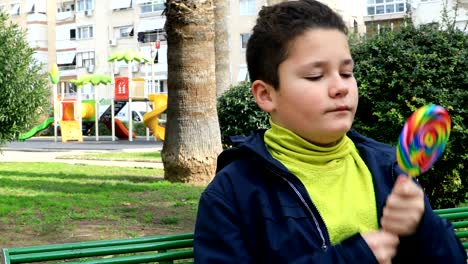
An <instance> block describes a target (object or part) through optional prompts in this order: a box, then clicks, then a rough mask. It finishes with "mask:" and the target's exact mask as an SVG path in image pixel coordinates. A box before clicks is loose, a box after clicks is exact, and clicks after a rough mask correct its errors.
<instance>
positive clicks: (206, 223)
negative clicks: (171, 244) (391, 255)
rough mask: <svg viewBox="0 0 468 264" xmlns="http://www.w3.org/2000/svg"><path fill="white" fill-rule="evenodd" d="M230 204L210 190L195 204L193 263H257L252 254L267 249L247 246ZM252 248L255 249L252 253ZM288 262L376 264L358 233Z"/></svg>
mask: <svg viewBox="0 0 468 264" xmlns="http://www.w3.org/2000/svg"><path fill="white" fill-rule="evenodd" d="M237 215H238V214H237V213H236V210H235V208H234V207H233V206H232V203H230V202H228V200H226V198H225V197H223V196H222V195H221V194H218V193H217V192H214V191H205V192H204V193H203V194H202V196H201V198H200V202H199V205H198V213H197V220H196V224H195V235H194V260H195V263H243V264H244V263H247V264H248V263H258V259H257V258H256V256H257V257H258V256H260V257H262V258H263V257H266V258H268V256H265V254H268V252H263V253H262V252H258V251H261V249H249V246H248V245H247V243H246V240H245V237H246V235H242V234H243V231H242V230H241V228H240V226H241V224H240V220H239V217H238V216H237ZM252 251H255V252H252ZM288 263H297V264H300V263H301V264H302V263H322V264H327V263H329V264H337V263H338V264H339V263H361V264H376V263H377V260H376V258H375V256H374V255H373V253H372V251H371V250H370V248H369V247H368V245H367V243H366V242H365V241H364V239H363V238H362V236H361V235H360V234H356V235H354V236H352V237H350V238H348V239H346V240H344V241H343V242H342V243H340V244H338V245H335V246H332V247H329V248H328V250H326V251H318V250H314V251H310V252H304V254H302V255H301V256H296V257H292V258H291V259H290V260H289V261H288Z"/></svg>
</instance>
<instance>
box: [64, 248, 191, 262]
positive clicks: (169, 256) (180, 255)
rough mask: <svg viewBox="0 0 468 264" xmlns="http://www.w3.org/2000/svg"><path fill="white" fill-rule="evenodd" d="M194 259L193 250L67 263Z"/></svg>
mask: <svg viewBox="0 0 468 264" xmlns="http://www.w3.org/2000/svg"><path fill="white" fill-rule="evenodd" d="M191 258H193V250H191V249H190V250H181V251H174V252H165V253H158V254H143V255H135V256H123V257H114V258H103V259H93V260H90V261H81V262H67V264H91V263H92V264H126V263H148V262H155V261H171V260H179V259H191Z"/></svg>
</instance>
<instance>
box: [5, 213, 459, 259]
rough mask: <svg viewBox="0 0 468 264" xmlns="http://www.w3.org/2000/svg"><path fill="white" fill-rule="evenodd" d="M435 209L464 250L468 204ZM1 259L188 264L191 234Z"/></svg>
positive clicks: (24, 250) (50, 248) (23, 250)
mask: <svg viewBox="0 0 468 264" xmlns="http://www.w3.org/2000/svg"><path fill="white" fill-rule="evenodd" d="M435 212H436V213H437V214H439V215H440V216H441V217H442V218H445V219H448V220H449V221H451V222H452V223H453V225H454V227H455V233H456V234H457V236H458V237H459V238H460V239H461V240H462V243H463V247H464V248H465V250H467V251H468V206H467V207H460V208H449V209H439V210H435ZM467 256H468V255H467ZM3 259H4V261H5V264H10V263H33V262H43V261H53V262H54V263H57V261H64V260H67V262H66V263H67V264H70V263H114V264H115V263H148V262H153V263H155V262H156V263H192V262H193V233H186V234H175V235H162V236H145V237H139V238H130V239H119V240H99V241H88V242H77V243H66V244H54V245H45V246H29V247H18V248H4V249H3ZM69 260H72V261H77V262H68V261H69Z"/></svg>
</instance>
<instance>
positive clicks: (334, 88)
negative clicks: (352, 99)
mask: <svg viewBox="0 0 468 264" xmlns="http://www.w3.org/2000/svg"><path fill="white" fill-rule="evenodd" d="M348 92H349V82H347V81H346V78H344V77H343V76H341V75H340V74H336V75H333V76H332V77H331V78H330V83H329V87H328V93H329V95H330V97H332V98H335V97H344V96H346V95H347V94H348Z"/></svg>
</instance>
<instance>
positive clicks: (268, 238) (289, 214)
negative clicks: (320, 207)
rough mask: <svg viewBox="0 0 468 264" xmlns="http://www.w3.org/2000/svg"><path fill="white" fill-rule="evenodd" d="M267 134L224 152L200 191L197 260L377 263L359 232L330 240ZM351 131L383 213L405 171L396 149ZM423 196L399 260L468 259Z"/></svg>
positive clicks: (256, 135)
mask: <svg viewBox="0 0 468 264" xmlns="http://www.w3.org/2000/svg"><path fill="white" fill-rule="evenodd" d="M263 134H264V131H256V132H254V133H253V134H252V135H251V136H250V137H248V138H247V139H246V141H245V142H244V143H243V144H241V145H240V146H239V147H237V148H233V149H229V150H225V151H224V152H223V153H222V154H221V155H220V156H219V158H218V164H217V165H218V166H217V174H216V177H215V178H214V179H213V181H212V182H211V183H210V184H209V185H208V187H207V188H206V190H205V191H204V192H203V194H202V196H201V198H200V203H199V207H198V216H197V221H196V226H195V239H194V254H195V263H362V264H364V263H377V260H376V258H375V257H374V255H373V253H372V251H371V250H370V248H369V247H368V246H367V244H366V242H365V241H364V239H363V238H362V236H361V235H360V234H355V235H353V236H352V237H349V238H347V239H346V240H344V241H342V242H341V243H340V244H338V245H334V246H332V245H331V244H330V239H329V237H328V233H327V229H326V227H325V224H324V222H323V219H321V218H320V215H319V213H318V212H317V209H316V208H315V206H314V204H313V201H312V200H311V198H310V197H309V195H308V193H307V191H306V189H305V187H304V185H303V184H302V183H301V182H300V180H299V179H298V178H297V177H295V176H294V175H293V174H292V173H290V172H289V171H288V170H287V169H286V167H284V166H283V165H282V164H281V163H280V162H278V161H277V160H276V159H274V158H273V157H272V156H271V155H270V154H269V152H268V150H267V149H266V147H265V143H264V141H263ZM348 136H349V137H350V138H351V139H352V140H353V142H354V144H355V145H356V147H357V148H358V150H359V154H360V155H361V157H362V158H363V160H364V161H365V163H366V164H367V166H368V168H369V169H370V171H371V173H372V177H373V182H374V190H375V195H376V202H377V216H378V219H380V218H381V217H382V210H383V208H384V205H385V201H386V198H387V196H388V195H389V194H390V192H391V190H392V187H393V185H394V183H395V180H396V178H397V176H398V175H399V174H400V173H401V171H400V170H399V168H398V166H397V163H396V157H395V149H394V148H393V147H391V146H389V145H385V144H382V143H379V142H377V141H374V140H372V139H369V138H366V137H364V136H362V135H359V134H358V133H357V132H354V131H350V132H349V133H348ZM425 202H426V204H425V212H424V215H423V217H422V220H421V223H420V225H419V227H418V230H417V231H416V233H415V234H414V235H412V236H410V237H405V238H400V245H399V248H398V254H397V256H396V257H395V258H394V260H393V263H394V264H395V263H464V264H466V253H465V251H464V249H463V247H462V245H461V243H460V241H459V240H458V239H457V238H456V236H455V234H454V232H453V229H452V225H451V224H450V223H449V222H448V221H446V220H444V219H441V218H440V217H439V216H437V215H436V214H435V213H434V212H433V211H432V209H431V206H430V205H429V202H428V200H427V199H426V201H425ZM349 205H350V206H352V201H350V203H349ZM337 210H339V208H337ZM379 225H380V223H379Z"/></svg>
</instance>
